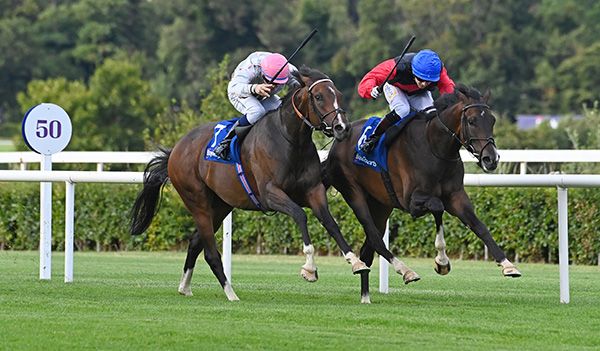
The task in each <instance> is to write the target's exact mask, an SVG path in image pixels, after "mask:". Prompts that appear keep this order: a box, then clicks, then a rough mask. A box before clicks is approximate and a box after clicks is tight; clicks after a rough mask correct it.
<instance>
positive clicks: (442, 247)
mask: <svg viewBox="0 0 600 351" xmlns="http://www.w3.org/2000/svg"><path fill="white" fill-rule="evenodd" d="M443 214H444V212H443V211H442V212H433V218H435V229H436V234H435V249H436V250H437V255H436V256H435V259H434V261H435V267H434V270H435V272H436V273H437V274H439V275H446V274H448V273H450V259H449V258H448V255H446V240H444V224H443V223H442V215H443Z"/></svg>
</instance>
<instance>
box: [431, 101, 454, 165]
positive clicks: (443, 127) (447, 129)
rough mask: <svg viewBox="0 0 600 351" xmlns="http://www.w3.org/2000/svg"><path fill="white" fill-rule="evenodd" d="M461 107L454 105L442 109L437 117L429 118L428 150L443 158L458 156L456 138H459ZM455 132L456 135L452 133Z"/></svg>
mask: <svg viewBox="0 0 600 351" xmlns="http://www.w3.org/2000/svg"><path fill="white" fill-rule="evenodd" d="M461 111H462V110H461V107H460V106H458V105H454V106H453V107H450V108H449V109H446V110H444V111H442V113H441V114H440V115H439V118H435V119H433V120H431V122H430V123H429V124H428V126H427V141H428V142H429V147H430V150H431V151H432V152H433V154H434V155H436V156H437V157H441V158H445V159H455V158H457V157H458V155H459V154H458V151H459V150H460V147H461V144H460V143H459V142H458V140H457V138H460V127H461V125H460V117H461ZM452 133H456V137H454V136H453V135H452Z"/></svg>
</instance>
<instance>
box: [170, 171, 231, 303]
mask: <svg viewBox="0 0 600 351" xmlns="http://www.w3.org/2000/svg"><path fill="white" fill-rule="evenodd" d="M173 184H174V185H175V188H176V189H177V190H178V192H179V194H180V195H181V198H182V199H183V202H184V203H185V205H186V207H187V208H188V210H189V211H190V213H191V214H192V216H193V217H194V221H195V222H196V228H197V229H198V230H197V232H196V233H195V235H194V236H193V237H192V240H191V241H190V247H189V249H188V255H187V258H186V261H185V265H184V271H183V276H182V278H181V283H180V284H179V292H180V293H182V294H184V295H191V294H192V291H191V288H190V282H191V277H192V273H193V269H194V265H195V263H196V259H197V258H198V255H199V254H200V252H201V251H202V250H203V249H204V258H205V260H206V263H207V264H208V265H209V267H210V269H211V270H212V272H213V274H214V275H215V277H216V278H217V280H218V281H219V283H220V284H221V287H222V288H223V291H224V292H225V295H226V296H227V298H228V299H229V300H230V301H235V300H239V298H238V297H237V295H236V294H235V292H234V291H233V288H232V287H231V283H230V282H229V281H228V280H227V277H226V276H225V272H224V270H223V262H222V261H221V254H220V253H219V250H218V249H217V242H216V240H215V232H214V231H215V228H218V227H219V225H220V222H221V221H222V220H223V219H224V218H225V216H227V214H228V213H229V212H230V211H231V207H229V206H228V205H227V204H225V203H224V202H223V201H222V200H221V199H220V198H218V197H217V196H216V195H215V194H214V193H213V192H212V191H211V190H210V189H208V187H206V185H204V183H201V182H198V183H195V184H194V187H195V189H193V191H190V190H189V189H186V191H179V188H178V186H177V185H178V184H176V183H175V182H174V183H173Z"/></svg>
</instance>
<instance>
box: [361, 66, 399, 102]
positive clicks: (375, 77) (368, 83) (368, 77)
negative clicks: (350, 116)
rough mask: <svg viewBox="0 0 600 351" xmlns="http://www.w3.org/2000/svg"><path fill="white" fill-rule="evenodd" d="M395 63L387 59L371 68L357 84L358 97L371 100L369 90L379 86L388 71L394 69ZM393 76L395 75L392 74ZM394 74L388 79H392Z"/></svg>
mask: <svg viewBox="0 0 600 351" xmlns="http://www.w3.org/2000/svg"><path fill="white" fill-rule="evenodd" d="M395 65H396V62H395V61H394V59H389V60H385V61H383V62H381V63H380V64H378V65H377V66H375V67H373V69H371V70H370V71H369V72H368V73H367V74H365V76H364V77H363V78H362V80H361V81H360V83H359V84H358V95H360V96H361V97H363V98H365V99H370V98H371V90H373V88H374V87H376V86H379V85H380V84H382V83H383V82H384V81H385V78H386V77H387V76H388V74H389V73H390V71H391V70H392V69H393V68H394V66H395ZM394 74H395V73H394ZM394 74H392V76H391V77H390V78H394Z"/></svg>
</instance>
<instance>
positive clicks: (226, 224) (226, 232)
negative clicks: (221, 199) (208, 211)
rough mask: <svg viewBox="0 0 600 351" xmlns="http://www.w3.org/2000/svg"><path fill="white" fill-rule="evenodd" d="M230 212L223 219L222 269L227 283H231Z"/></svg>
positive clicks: (231, 220)
mask: <svg viewBox="0 0 600 351" xmlns="http://www.w3.org/2000/svg"><path fill="white" fill-rule="evenodd" d="M232 214H233V212H229V214H228V215H227V217H225V220H224V221H223V271H224V272H225V276H226V277H227V280H229V283H230V284H231V231H232V230H231V228H232V222H233V219H232Z"/></svg>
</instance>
